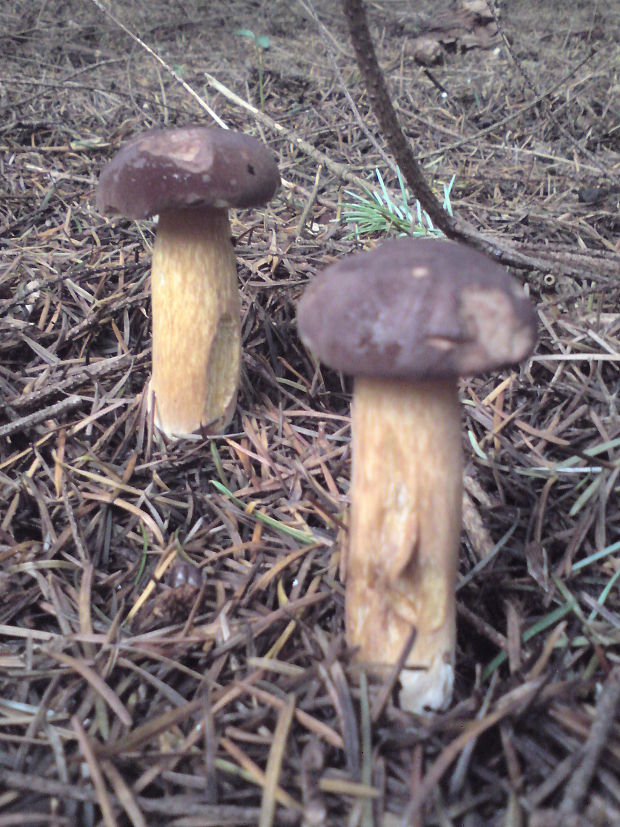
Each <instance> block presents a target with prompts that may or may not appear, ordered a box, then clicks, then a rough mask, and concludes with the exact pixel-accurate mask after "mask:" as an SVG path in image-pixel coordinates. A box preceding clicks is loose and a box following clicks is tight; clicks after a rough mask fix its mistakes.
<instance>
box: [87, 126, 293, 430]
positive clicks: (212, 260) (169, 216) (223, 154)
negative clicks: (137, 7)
mask: <svg viewBox="0 0 620 827" xmlns="http://www.w3.org/2000/svg"><path fill="white" fill-rule="evenodd" d="M279 184H280V174H279V172H278V167H277V164H276V161H275V159H274V157H273V155H272V154H271V152H270V151H269V150H268V149H267V147H265V146H264V145H263V144H261V143H260V142H259V141H257V140H256V139H255V138H252V137H251V136H250V135H244V134H243V133H241V132H231V131H229V130H226V129H218V128H206V127H200V126H186V127H181V128H177V129H153V130H151V131H149V132H144V133H142V134H140V135H137V136H136V137H135V138H133V139H131V140H130V141H129V142H128V143H126V144H125V145H124V146H123V147H122V149H121V150H120V151H119V152H118V154H117V155H116V156H115V157H114V158H113V159H112V160H111V161H110V163H109V164H108V165H107V166H106V167H105V169H104V170H103V172H102V173H101V177H100V180H99V186H98V189H97V207H98V209H99V210H101V211H102V212H103V213H105V214H106V215H111V214H121V215H124V216H126V217H127V218H135V219H139V218H147V217H149V216H153V215H155V214H158V215H159V224H158V228H157V234H156V238H155V245H154V249H153V263H152V274H151V292H152V313H153V374H152V377H151V382H150V393H149V399H150V400H151V399H152V397H153V396H154V399H155V422H156V424H157V425H158V427H159V428H160V430H161V431H163V432H164V433H165V434H166V435H168V436H183V435H188V434H191V433H193V432H195V431H196V430H198V429H199V428H201V427H204V428H208V429H209V430H210V431H213V432H217V431H222V430H224V429H225V428H226V426H227V425H228V424H229V422H230V420H231V418H232V416H233V413H234V409H235V402H236V398H237V391H238V387H239V373H240V364H241V321H240V310H239V288H238V285H237V273H236V266H235V255H234V251H233V247H232V243H231V233H230V224H229V221H228V209H229V208H230V207H255V206H258V205H260V204H264V203H266V202H267V201H268V200H269V199H270V198H271V197H272V195H273V194H274V193H275V191H276V190H277V188H278V186H279Z"/></svg>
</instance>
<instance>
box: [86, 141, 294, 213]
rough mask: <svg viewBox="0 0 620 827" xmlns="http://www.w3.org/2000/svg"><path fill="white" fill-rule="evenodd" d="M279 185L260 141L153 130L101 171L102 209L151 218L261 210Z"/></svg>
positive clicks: (99, 200) (99, 199)
mask: <svg viewBox="0 0 620 827" xmlns="http://www.w3.org/2000/svg"><path fill="white" fill-rule="evenodd" d="M279 185H280V173H279V172H278V167H277V164H276V161H275V159H274V157H273V155H272V153H271V152H270V151H269V149H268V148H267V147H266V146H264V145H263V144H262V143H260V141H257V140H256V139H255V138H252V137H251V136H250V135H245V134H244V133H242V132H232V131H230V130H227V129H219V128H217V127H202V126H185V127H180V128H175V129H152V130H150V131H149V132H143V133H142V134H141V135H137V136H136V137H135V138H132V139H131V140H130V141H128V142H127V143H126V144H125V145H124V146H123V147H122V148H121V149H120V150H119V152H118V153H117V154H116V155H115V156H114V158H113V159H112V160H111V161H110V163H109V164H108V165H107V166H106V167H105V169H104V170H103V172H102V173H101V178H100V180H99V186H98V189H97V208H98V209H99V210H100V211H101V212H103V213H105V214H107V215H112V214H120V215H124V216H126V217H127V218H147V217H149V216H152V215H155V213H159V212H162V211H163V210H171V209H172V210H173V209H180V208H184V207H200V206H202V207H214V208H223V209H225V208H227V207H240V208H244V207H256V206H259V205H260V204H264V203H266V202H267V201H269V199H270V198H271V197H272V195H273V194H274V193H275V191H276V190H277V188H278V186H279Z"/></svg>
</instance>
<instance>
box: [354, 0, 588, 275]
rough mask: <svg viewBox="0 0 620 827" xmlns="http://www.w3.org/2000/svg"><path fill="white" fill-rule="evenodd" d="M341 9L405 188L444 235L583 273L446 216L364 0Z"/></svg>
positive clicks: (529, 264) (513, 260)
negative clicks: (394, 96)
mask: <svg viewBox="0 0 620 827" xmlns="http://www.w3.org/2000/svg"><path fill="white" fill-rule="evenodd" d="M342 9H343V12H344V15H345V17H346V20H347V24H348V26H349V33H350V35H351V42H352V44H353V48H354V50H355V55H356V59H357V64H358V66H359V69H360V72H361V74H362V77H363V78H364V83H365V85H366V91H367V93H368V98H369V100H370V104H371V106H372V109H373V112H374V114H375V117H376V118H377V121H378V122H379V126H380V128H381V131H382V132H383V135H384V136H385V139H386V141H387V143H388V146H389V147H390V150H391V152H392V154H393V155H394V158H395V159H396V163H397V164H398V166H399V167H400V171H401V172H402V174H403V176H404V178H405V180H406V182H407V184H408V186H409V188H410V189H411V191H412V192H413V193H414V195H415V196H416V198H418V200H419V201H420V204H421V205H422V207H423V208H424V209H425V210H426V212H427V213H428V214H429V215H430V217H431V219H432V221H433V222H434V224H435V225H436V226H437V227H439V228H440V229H441V230H442V231H443V232H444V233H445V234H446V235H447V236H448V238H453V239H457V240H460V241H463V242H465V243H466V244H469V245H470V246H471V247H475V248H476V249H478V250H481V251H482V252H484V253H487V255H490V256H491V257H492V258H494V259H497V260H498V261H500V262H501V263H502V264H506V265H511V266H513V267H520V268H523V269H526V270H540V271H542V272H544V273H555V274H558V275H571V276H583V275H584V265H581V266H580V267H574V266H572V265H571V264H570V263H569V262H567V261H564V260H563V259H560V260H558V259H556V260H555V261H550V260H549V259H547V258H546V257H543V256H542V255H540V254H539V256H532V255H529V254H527V253H523V252H521V251H520V250H519V249H517V248H516V247H515V246H514V245H513V244H510V243H509V242H507V241H505V240H504V239H501V238H489V237H487V236H485V235H483V234H482V233H480V232H478V230H476V229H475V227H473V226H472V225H471V224H469V223H468V222H467V221H464V220H463V219H462V218H459V217H456V216H450V215H448V214H447V213H446V212H445V211H444V209H443V207H442V205H441V203H440V201H439V200H438V199H437V198H436V196H435V194H434V193H433V191H432V189H431V188H430V187H429V185H428V183H427V182H426V178H425V177H424V173H423V172H422V169H421V167H420V165H419V164H418V162H417V160H416V157H415V155H414V153H413V150H412V148H411V144H410V142H409V140H408V138H407V137H406V136H405V134H404V132H403V130H402V127H401V125H400V121H399V120H398V116H397V115H396V111H395V110H394V107H393V105H392V100H391V97H390V93H389V90H388V87H387V84H386V82H385V78H384V76H383V72H382V71H381V67H380V66H379V62H378V60H377V55H376V52H375V48H374V44H373V41H372V38H371V36H370V32H369V30H368V20H367V17H366V8H365V5H364V3H363V2H362V0H342ZM587 269H588V273H587V275H588V278H592V277H593V276H594V273H593V272H592V271H593V270H595V264H594V263H593V262H592V263H591V265H590V266H589V267H588V268H587Z"/></svg>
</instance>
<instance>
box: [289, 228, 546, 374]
mask: <svg viewBox="0 0 620 827" xmlns="http://www.w3.org/2000/svg"><path fill="white" fill-rule="evenodd" d="M297 325H298V329H299V334H300V336H301V338H302V340H303V341H304V343H305V344H306V345H307V346H308V348H310V350H311V351H312V352H313V353H314V354H315V355H316V356H317V358H319V359H320V360H321V361H322V362H324V363H325V364H326V365H329V366H330V367H332V368H336V369H337V370H341V371H343V372H344V373H349V374H353V375H355V376H385V377H391V378H406V379H413V380H416V379H431V378H434V377H448V376H467V375H471V374H476V373H479V372H481V371H485V370H491V369H494V368H499V367H502V366H503V365H509V364H513V363H516V362H519V361H521V359H524V358H525V357H526V356H527V355H528V354H529V353H530V352H531V351H532V349H533V347H534V344H535V342H536V317H535V312H534V308H533V307H532V305H531V303H530V302H529V300H528V299H527V298H526V296H525V293H524V292H523V290H522V288H521V287H520V286H519V284H518V283H517V282H516V281H514V280H513V279H512V278H511V277H510V276H509V275H508V273H507V272H506V271H505V270H504V269H503V268H502V267H500V266H499V265H498V264H496V263H495V262H494V261H492V260H491V259H490V258H487V256H485V255H482V253H478V252H476V251H475V250H472V249H471V248H469V247H466V246H464V245H462V244H457V243H455V242H452V241H443V240H436V239H431V238H401V239H397V240H395V241H388V242H386V243H385V244H383V245H382V246H381V247H377V248H376V249H374V250H372V251H371V252H365V253H358V254H356V255H352V256H348V257H347V258H343V259H341V260H340V261H337V262H336V263H335V264H332V265H331V266H330V267H328V268H327V269H326V270H325V271H324V272H323V273H321V275H319V276H317V278H316V279H315V281H314V282H313V283H312V284H311V285H310V287H309V288H308V289H307V290H306V292H305V294H304V296H303V297H302V299H301V301H300V302H299V307H298V311H297Z"/></svg>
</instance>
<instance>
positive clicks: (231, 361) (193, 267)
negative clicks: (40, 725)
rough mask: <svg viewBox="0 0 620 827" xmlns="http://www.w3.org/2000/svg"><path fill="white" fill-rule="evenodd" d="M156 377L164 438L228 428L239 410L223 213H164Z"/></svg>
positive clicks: (237, 325)
mask: <svg viewBox="0 0 620 827" xmlns="http://www.w3.org/2000/svg"><path fill="white" fill-rule="evenodd" d="M151 290H152V297H153V376H152V379H151V383H150V387H149V399H151V398H152V397H154V400H155V423H156V425H157V426H158V428H159V429H160V430H161V431H163V432H164V433H165V434H166V435H167V436H170V437H172V436H184V435H188V434H192V433H194V432H196V431H197V430H199V429H200V428H205V429H207V430H208V431H210V432H212V433H218V432H220V431H222V430H224V429H225V428H226V427H227V425H228V424H229V422H230V420H231V419H232V416H233V414H234V410H235V403H236V399H237V391H238V388H239V372H240V364H241V320H240V310H239V288H238V286H237V270H236V265H235V255H234V251H233V247H232V243H231V239H230V224H229V221H228V213H227V211H226V210H224V209H209V208H198V207H196V208H188V209H182V210H174V211H173V210H170V211H167V212H164V213H162V214H161V215H160V216H159V226H158V229H157V235H156V239H155V246H154V249H153V266H152V278H151Z"/></svg>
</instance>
